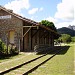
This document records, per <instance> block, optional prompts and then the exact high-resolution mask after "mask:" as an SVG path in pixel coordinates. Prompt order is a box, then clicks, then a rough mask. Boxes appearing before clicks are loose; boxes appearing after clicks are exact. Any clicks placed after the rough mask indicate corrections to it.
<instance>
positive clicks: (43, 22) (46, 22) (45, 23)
mask: <svg viewBox="0 0 75 75" xmlns="http://www.w3.org/2000/svg"><path fill="white" fill-rule="evenodd" d="M40 24H41V25H44V26H47V27H49V28H51V29H52V30H54V31H57V30H56V27H55V25H54V23H53V22H50V21H48V20H42V21H41V22H40Z"/></svg>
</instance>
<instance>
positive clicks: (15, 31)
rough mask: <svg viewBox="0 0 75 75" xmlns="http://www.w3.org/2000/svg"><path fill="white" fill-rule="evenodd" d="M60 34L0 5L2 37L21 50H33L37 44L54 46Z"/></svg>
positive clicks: (0, 37) (0, 32)
mask: <svg viewBox="0 0 75 75" xmlns="http://www.w3.org/2000/svg"><path fill="white" fill-rule="evenodd" d="M58 36H59V34H58V33H57V32H55V31H53V30H52V29H50V28H48V27H46V26H43V25H40V24H39V23H38V22H35V21H33V20H31V19H27V18H25V17H22V16H20V15H18V14H15V13H14V12H13V11H12V10H9V9H6V8H4V7H2V6H0V39H2V41H3V42H4V43H5V44H8V45H9V44H14V45H16V47H17V49H20V50H21V51H33V49H34V46H35V45H41V44H43V45H49V46H54V39H55V37H58Z"/></svg>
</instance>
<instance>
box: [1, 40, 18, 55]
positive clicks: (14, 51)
mask: <svg viewBox="0 0 75 75" xmlns="http://www.w3.org/2000/svg"><path fill="white" fill-rule="evenodd" d="M18 53H19V50H18V49H17V47H16V46H15V45H9V46H8V50H7V46H6V44H5V43H3V42H2V40H1V39H0V54H1V55H7V54H11V55H13V54H18Z"/></svg>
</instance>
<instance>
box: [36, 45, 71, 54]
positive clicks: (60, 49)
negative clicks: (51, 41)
mask: <svg viewBox="0 0 75 75" xmlns="http://www.w3.org/2000/svg"><path fill="white" fill-rule="evenodd" d="M69 48H70V46H57V47H55V48H53V49H49V50H48V51H43V52H39V53H38V52H37V53H36V54H37V55H40V54H56V53H57V54H56V55H64V54H66V53H67V51H68V50H69Z"/></svg>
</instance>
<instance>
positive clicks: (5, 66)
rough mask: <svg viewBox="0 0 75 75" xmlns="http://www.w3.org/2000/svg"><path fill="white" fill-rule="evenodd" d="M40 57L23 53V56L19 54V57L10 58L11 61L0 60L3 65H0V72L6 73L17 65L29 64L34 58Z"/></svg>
mask: <svg viewBox="0 0 75 75" xmlns="http://www.w3.org/2000/svg"><path fill="white" fill-rule="evenodd" d="M38 56H39V55H34V54H33V53H32V54H29V53H22V54H19V55H17V56H13V57H10V58H9V59H5V60H2V59H1V60H0V61H1V63H0V72H1V71H5V70H7V69H10V68H11V67H15V66H17V65H20V64H22V63H24V62H27V61H29V60H31V59H33V58H36V57H38Z"/></svg>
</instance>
